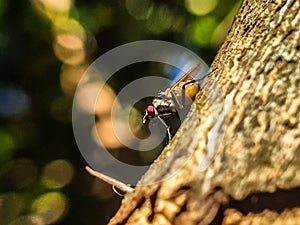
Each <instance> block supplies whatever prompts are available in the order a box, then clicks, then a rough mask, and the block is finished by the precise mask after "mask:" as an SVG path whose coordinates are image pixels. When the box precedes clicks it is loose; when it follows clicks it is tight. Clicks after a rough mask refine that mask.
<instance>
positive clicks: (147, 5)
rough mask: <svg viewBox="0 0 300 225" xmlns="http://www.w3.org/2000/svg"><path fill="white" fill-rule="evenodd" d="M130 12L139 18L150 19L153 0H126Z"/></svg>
mask: <svg viewBox="0 0 300 225" xmlns="http://www.w3.org/2000/svg"><path fill="white" fill-rule="evenodd" d="M126 8H127V11H128V13H129V14H130V15H131V16H133V17H134V18H135V19H137V20H145V19H148V18H149V16H150V15H151V13H152V11H153V3H152V1H151V0H126Z"/></svg>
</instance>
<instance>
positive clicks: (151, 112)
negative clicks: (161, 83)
mask: <svg viewBox="0 0 300 225" xmlns="http://www.w3.org/2000/svg"><path fill="white" fill-rule="evenodd" d="M146 113H147V114H148V115H149V116H151V117H154V116H155V108H154V106H153V105H149V106H148V107H147V108H146Z"/></svg>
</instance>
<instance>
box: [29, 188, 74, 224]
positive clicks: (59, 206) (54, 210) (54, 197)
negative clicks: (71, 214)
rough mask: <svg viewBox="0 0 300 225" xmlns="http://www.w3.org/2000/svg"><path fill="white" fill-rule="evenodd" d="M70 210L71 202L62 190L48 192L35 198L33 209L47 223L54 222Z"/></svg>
mask: <svg viewBox="0 0 300 225" xmlns="http://www.w3.org/2000/svg"><path fill="white" fill-rule="evenodd" d="M68 210H69V203H68V200H67V198H66V196H65V195H64V194H62V193H61V192H48V193H45V194H43V195H41V196H39V197H38V198H37V199H35V200H34V201H33V203H32V206H31V211H32V212H33V213H34V214H37V215H39V216H40V217H41V218H42V219H43V221H44V223H45V224H52V223H55V222H57V221H59V220H60V219H62V218H63V216H64V215H65V214H66V212H67V211H68Z"/></svg>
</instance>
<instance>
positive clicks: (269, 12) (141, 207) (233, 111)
mask: <svg viewBox="0 0 300 225" xmlns="http://www.w3.org/2000/svg"><path fill="white" fill-rule="evenodd" d="M299 9H300V3H299V0H252V1H250V0H245V1H244V2H243V4H242V6H241V9H240V11H239V13H238V15H237V16H236V18H235V21H234V23H233V25H232V28H231V30H230V32H229V33H228V36H227V38H226V40H225V42H224V43H223V45H222V46H221V48H220V50H219V52H218V54H217V56H216V58H215V60H214V62H213V64H212V69H216V71H215V73H214V77H213V78H212V79H207V80H206V82H205V83H204V86H203V90H202V91H200V92H199V94H198V95H197V98H196V100H195V103H194V104H193V105H192V108H191V111H190V113H189V115H188V117H187V119H186V120H185V121H184V123H183V124H182V126H181V128H180V129H179V130H178V132H177V134H176V135H175V137H174V138H173V140H172V141H171V143H170V144H169V145H168V146H166V148H165V149H164V151H163V152H162V154H161V155H160V156H159V158H158V159H157V160H156V161H155V162H154V163H153V164H152V165H151V167H150V169H149V171H147V173H146V174H145V175H144V176H143V178H142V179H141V181H140V184H143V183H147V182H148V181H149V180H152V181H153V180H154V181H159V180H162V181H161V182H157V183H155V184H152V185H146V186H142V185H141V186H137V187H136V188H135V190H134V191H133V192H130V193H128V194H126V195H125V197H124V199H123V202H122V205H121V207H120V209H119V210H118V212H117V213H116V215H115V216H114V217H113V218H112V219H111V221H110V223H109V224H110V225H113V224H143V225H145V224H155V225H158V224H163V225H167V224H185V225H192V224H201V225H204V224H210V223H211V221H213V219H214V218H215V216H216V214H217V212H218V210H219V208H220V206H222V205H225V206H226V207H228V208H229V207H230V206H231V204H230V202H232V201H236V200H243V199H245V198H247V196H249V195H253V194H254V193H274V192H276V191H277V190H278V189H281V190H288V189H291V188H296V187H300V174H299V172H298V171H299V169H300V124H299V120H300V64H299V62H300V11H299ZM218 88H219V91H218V90H217V89H218ZM216 90H217V91H216ZM220 93H221V94H220ZM213 112H215V114H214V115H213ZM212 131H214V134H213V135H211V134H212ZM209 143H215V144H214V145H213V147H208V146H209ZM203 159H205V160H206V161H203ZM210 159H213V161H212V162H211V161H210ZM203 162H204V163H206V164H207V167H205V169H204V170H202V169H201V165H202V163H203ZM210 162H211V163H210ZM174 171H176V173H174ZM173 173H174V175H173V176H172V177H169V175H170V174H173ZM164 178H165V179H164ZM296 190H297V189H296ZM296 194H299V192H298V191H296ZM271 198H272V197H271ZM274 198H275V197H274ZM253 201H254V200H253ZM254 203H255V201H254ZM254 203H253V204H254ZM297 206H298V207H297ZM293 207H295V208H293ZM292 208H293V209H292ZM283 209H284V210H285V211H283V212H279V213H277V212H275V211H272V210H271V211H270V210H265V211H262V212H259V213H256V212H253V213H249V214H248V215H244V214H242V213H240V212H238V209H227V210H226V211H225V213H224V215H223V219H222V221H223V222H222V224H244V223H243V222H245V221H248V223H245V224H262V223H263V222H264V223H263V224H284V222H285V221H286V220H287V219H289V222H290V223H289V224H298V223H297V221H300V203H299V202H298V204H296V205H290V206H289V207H284V206H283ZM280 218H281V219H280ZM282 218H284V219H282Z"/></svg>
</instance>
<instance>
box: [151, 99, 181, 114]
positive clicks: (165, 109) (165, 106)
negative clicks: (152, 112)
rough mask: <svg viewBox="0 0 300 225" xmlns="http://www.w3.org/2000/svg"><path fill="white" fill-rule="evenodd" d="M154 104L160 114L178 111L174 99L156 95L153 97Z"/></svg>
mask: <svg viewBox="0 0 300 225" xmlns="http://www.w3.org/2000/svg"><path fill="white" fill-rule="evenodd" d="M152 105H153V106H154V107H155V109H156V110H157V112H158V114H167V113H176V109H175V105H174V102H173V100H172V99H168V98H158V97H156V98H154V99H153V101H152Z"/></svg>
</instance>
